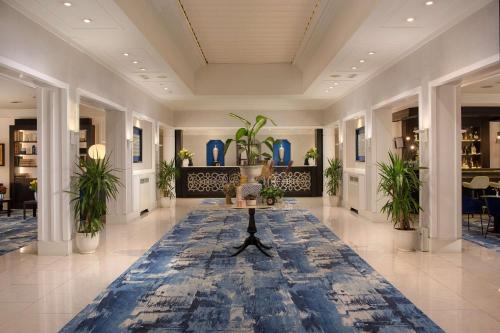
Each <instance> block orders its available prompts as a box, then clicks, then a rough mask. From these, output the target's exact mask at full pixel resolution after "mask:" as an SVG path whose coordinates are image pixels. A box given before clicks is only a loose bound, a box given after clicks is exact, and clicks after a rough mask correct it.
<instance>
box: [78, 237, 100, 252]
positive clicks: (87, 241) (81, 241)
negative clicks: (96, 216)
mask: <svg viewBox="0 0 500 333" xmlns="http://www.w3.org/2000/svg"><path fill="white" fill-rule="evenodd" d="M99 234H100V233H99V232H98V233H97V234H96V235H95V236H94V237H91V235H90V234H85V233H79V232H77V233H76V247H77V248H78V251H79V252H80V253H82V254H90V253H94V252H95V250H96V249H97V246H98V245H99Z"/></svg>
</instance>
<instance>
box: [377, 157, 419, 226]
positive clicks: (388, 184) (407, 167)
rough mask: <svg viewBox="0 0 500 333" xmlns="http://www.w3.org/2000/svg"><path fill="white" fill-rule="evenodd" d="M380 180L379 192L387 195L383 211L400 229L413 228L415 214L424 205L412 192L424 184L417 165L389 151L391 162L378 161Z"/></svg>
mask: <svg viewBox="0 0 500 333" xmlns="http://www.w3.org/2000/svg"><path fill="white" fill-rule="evenodd" d="M377 165H378V169H379V176H380V181H379V184H378V192H379V193H381V194H383V195H385V196H387V198H388V200H387V202H386V203H385V205H384V206H383V207H382V209H381V211H382V213H386V214H387V217H388V218H390V219H391V221H392V222H393V223H394V227H395V228H396V229H400V230H411V229H412V223H413V219H414V216H415V215H416V214H417V213H418V212H419V211H421V210H422V207H420V205H419V204H418V202H417V201H416V200H415V199H414V198H413V196H412V193H413V192H415V191H418V190H419V189H420V186H421V185H422V183H421V181H420V180H419V179H418V177H417V173H416V170H417V167H415V166H413V165H411V164H410V163H408V162H407V161H405V160H403V159H402V158H401V157H400V156H398V155H396V154H393V153H392V152H389V162H387V163H385V162H379V163H377Z"/></svg>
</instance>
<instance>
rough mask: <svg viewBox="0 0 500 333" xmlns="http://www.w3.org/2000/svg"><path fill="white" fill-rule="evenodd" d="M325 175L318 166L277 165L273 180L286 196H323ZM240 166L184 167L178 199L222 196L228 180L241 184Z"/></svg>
mask: <svg viewBox="0 0 500 333" xmlns="http://www.w3.org/2000/svg"><path fill="white" fill-rule="evenodd" d="M318 177H320V179H321V180H322V177H323V174H322V172H321V169H320V167H318V166H295V167H291V168H290V170H288V169H287V167H279V166H278V167H274V173H273V177H272V179H271V183H272V184H273V185H274V186H277V187H279V188H281V189H282V190H283V191H284V192H285V196H295V197H315V196H322V191H323V189H322V186H321V185H320V184H322V183H320V182H319V181H318ZM239 179H240V169H239V167H234V166H233V167H231V166H227V167H226V166H219V167H216V166H214V167H211V166H207V167H196V166H192V167H181V168H180V179H179V181H178V182H176V183H177V185H176V193H177V197H178V198H222V197H224V192H223V190H222V187H223V186H224V184H226V183H229V182H230V183H233V184H235V185H238V184H239Z"/></svg>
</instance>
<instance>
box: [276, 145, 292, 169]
mask: <svg viewBox="0 0 500 333" xmlns="http://www.w3.org/2000/svg"><path fill="white" fill-rule="evenodd" d="M291 159H292V145H291V143H290V141H288V140H287V139H280V140H277V142H276V143H275V144H274V145H273V161H274V164H275V165H288V163H290V160H291Z"/></svg>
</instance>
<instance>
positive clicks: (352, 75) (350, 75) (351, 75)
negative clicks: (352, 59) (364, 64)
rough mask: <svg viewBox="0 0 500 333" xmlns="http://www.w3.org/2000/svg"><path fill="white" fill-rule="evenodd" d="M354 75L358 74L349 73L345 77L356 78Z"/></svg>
mask: <svg viewBox="0 0 500 333" xmlns="http://www.w3.org/2000/svg"><path fill="white" fill-rule="evenodd" d="M356 76H358V74H349V75H347V77H348V78H350V79H354V78H356Z"/></svg>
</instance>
